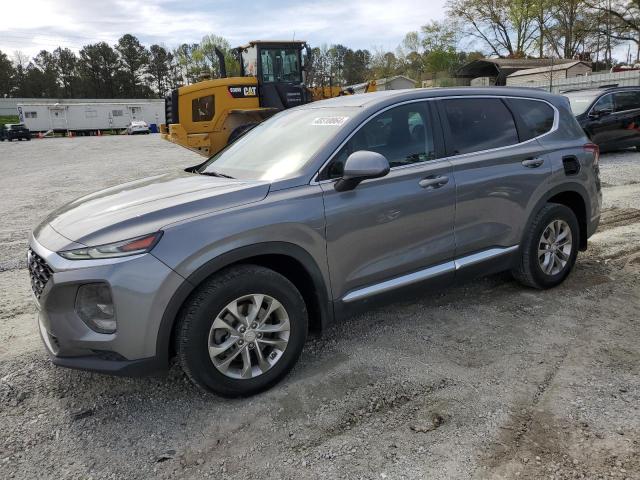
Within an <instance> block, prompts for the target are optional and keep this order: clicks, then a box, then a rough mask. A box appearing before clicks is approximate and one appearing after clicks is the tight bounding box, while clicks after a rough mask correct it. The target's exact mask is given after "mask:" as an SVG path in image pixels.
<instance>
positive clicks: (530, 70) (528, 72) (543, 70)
mask: <svg viewBox="0 0 640 480" xmlns="http://www.w3.org/2000/svg"><path fill="white" fill-rule="evenodd" d="M580 63H582V64H583V65H585V66H587V67H589V68H591V65H589V63H587V62H583V61H580V60H574V61H572V62H568V63H561V64H554V65H553V68H552V67H551V65H547V66H545V67H538V68H527V69H524V70H518V71H517V72H513V73H512V74H511V75H509V77H521V76H523V75H535V74H536V73H546V72H551V71H554V72H556V71H562V70H567V69H568V68H571V67H575V66H576V65H578V64H580Z"/></svg>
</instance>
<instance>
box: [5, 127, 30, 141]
mask: <svg viewBox="0 0 640 480" xmlns="http://www.w3.org/2000/svg"><path fill="white" fill-rule="evenodd" d="M23 139H24V140H31V132H30V131H29V129H28V128H27V127H25V126H24V124H23V123H7V124H6V125H3V126H2V127H1V128H0V141H3V142H4V141H5V140H8V141H9V142H10V141H12V140H23Z"/></svg>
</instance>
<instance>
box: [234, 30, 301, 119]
mask: <svg viewBox="0 0 640 480" xmlns="http://www.w3.org/2000/svg"><path fill="white" fill-rule="evenodd" d="M305 48H308V47H307V45H306V43H305V42H303V41H260V40H257V41H253V42H250V43H249V44H248V45H245V46H243V47H238V49H237V51H238V53H239V56H240V65H241V69H242V76H243V77H255V78H256V79H257V80H258V95H259V98H260V106H261V107H263V108H275V109H277V110H284V109H286V108H291V107H295V106H298V105H302V104H304V103H307V102H309V101H310V98H308V94H307V89H306V88H305V87H304V84H303V83H304V79H303V66H302V50H303V49H305Z"/></svg>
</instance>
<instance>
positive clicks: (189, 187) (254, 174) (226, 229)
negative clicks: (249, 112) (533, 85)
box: [28, 88, 602, 396]
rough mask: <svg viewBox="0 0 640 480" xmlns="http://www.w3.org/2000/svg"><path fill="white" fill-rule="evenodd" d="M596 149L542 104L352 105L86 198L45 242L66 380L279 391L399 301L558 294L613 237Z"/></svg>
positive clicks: (427, 101) (558, 102) (42, 271)
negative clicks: (486, 287) (276, 387)
mask: <svg viewBox="0 0 640 480" xmlns="http://www.w3.org/2000/svg"><path fill="white" fill-rule="evenodd" d="M598 155H599V152H598V148H597V147H596V146H595V145H593V144H592V143H590V142H589V141H588V139H587V138H586V137H585V134H584V132H583V130H582V129H581V128H580V126H579V125H578V123H577V122H576V120H575V118H574V117H573V115H572V113H571V111H570V109H569V103H568V101H567V100H566V98H564V97H560V96H555V95H549V94H546V93H543V92H539V91H536V90H530V89H506V88H491V89H431V90H421V89H417V90H410V91H395V92H379V93H372V94H363V95H353V96H346V97H341V98H337V99H332V100H326V101H322V102H316V103H312V104H309V105H304V106H301V107H297V108H293V109H290V110H287V111H284V112H281V113H278V114H277V115H275V116H274V117H272V118H271V119H269V120H267V121H265V122H264V123H262V124H260V125H258V126H256V127H255V128H253V129H252V130H250V131H249V132H248V133H246V134H245V135H244V136H242V137H240V138H239V139H238V140H236V141H235V142H234V143H232V144H231V145H229V146H228V147H227V148H226V149H224V150H223V151H221V152H220V153H218V154H216V155H215V156H213V157H212V158H210V159H209V160H207V161H206V162H204V163H203V164H201V165H198V166H196V167H193V168H189V169H187V170H186V171H178V172H176V173H174V174H168V175H158V176H154V177H149V178H145V179H142V180H137V181H134V182H130V183H126V184H124V185H119V186H116V187H113V188H109V189H107V190H103V191H100V192H97V193H94V194H92V195H88V196H86V197H83V198H80V199H78V200H75V201H73V202H71V203H70V204H68V205H66V206H64V207H62V208H61V209H59V210H57V211H55V212H54V213H52V214H51V215H50V216H49V217H48V218H47V219H45V220H44V221H43V222H42V224H40V226H38V227H37V228H36V229H35V231H34V232H33V234H32V236H31V239H30V249H29V253H28V261H29V269H30V273H31V283H32V286H33V291H34V294H35V297H36V298H37V303H38V306H39V314H38V324H39V328H40V332H41V334H42V338H43V340H44V343H45V345H46V348H47V350H48V351H49V352H50V353H51V357H52V359H53V362H54V363H55V364H57V365H61V366H65V367H73V368H81V369H87V370H94V371H100V372H108V373H114V374H124V375H140V374H147V373H150V372H153V371H157V370H160V369H166V368H167V366H168V365H169V362H170V359H172V358H174V357H177V359H178V361H179V363H180V364H181V366H182V368H183V369H184V371H185V372H186V373H187V375H188V376H189V377H190V378H191V379H192V380H193V381H194V382H195V383H196V384H197V385H199V386H200V387H202V388H204V389H207V390H210V391H213V392H216V393H218V394H221V395H227V396H234V395H249V394H253V393H256V392H258V391H260V390H263V389H265V388H268V387H269V386H271V385H273V384H274V383H276V382H277V381H278V380H279V379H281V378H282V377H283V376H284V375H285V374H286V373H287V372H288V371H289V370H290V369H291V368H292V367H293V365H294V364H295V363H296V361H297V359H298V357H299V356H300V353H301V351H302V348H303V345H304V343H305V339H306V337H307V334H308V332H310V331H322V330H323V329H324V328H326V327H327V326H328V325H330V324H331V323H332V322H334V320H337V319H341V318H345V317H346V316H347V315H349V314H352V313H353V312H356V311H358V310H360V309H362V308H371V306H372V305H374V304H376V303H378V302H380V301H389V300H393V299H397V298H398V295H399V294H400V292H414V293H415V292H418V293H419V294H424V293H425V292H427V291H428V289H430V288H433V287H440V288H441V287H443V286H446V285H448V284H450V283H451V282H453V281H460V280H464V279H466V278H470V277H474V276H478V275H485V274H489V273H492V272H498V271H502V270H510V271H512V272H513V275H514V276H515V278H516V279H518V280H519V281H520V282H522V283H523V284H525V285H527V286H530V287H535V288H549V287H553V286H555V285H558V284H559V283H560V282H562V281H563V280H564V279H565V278H566V276H567V275H568V274H569V272H570V271H571V269H572V267H573V265H574V262H575V261H576V255H577V253H578V250H584V249H586V248H587V238H589V236H591V235H592V234H593V233H594V231H595V230H596V227H597V225H598V221H599V218H600V204H601V199H602V196H601V192H600V183H599V179H598Z"/></svg>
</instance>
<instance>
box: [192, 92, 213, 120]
mask: <svg viewBox="0 0 640 480" xmlns="http://www.w3.org/2000/svg"><path fill="white" fill-rule="evenodd" d="M214 111H215V109H214V105H213V95H207V96H206V97H200V98H194V99H193V100H192V101H191V120H192V121H194V122H208V121H209V120H211V119H212V118H213V113H214Z"/></svg>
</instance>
